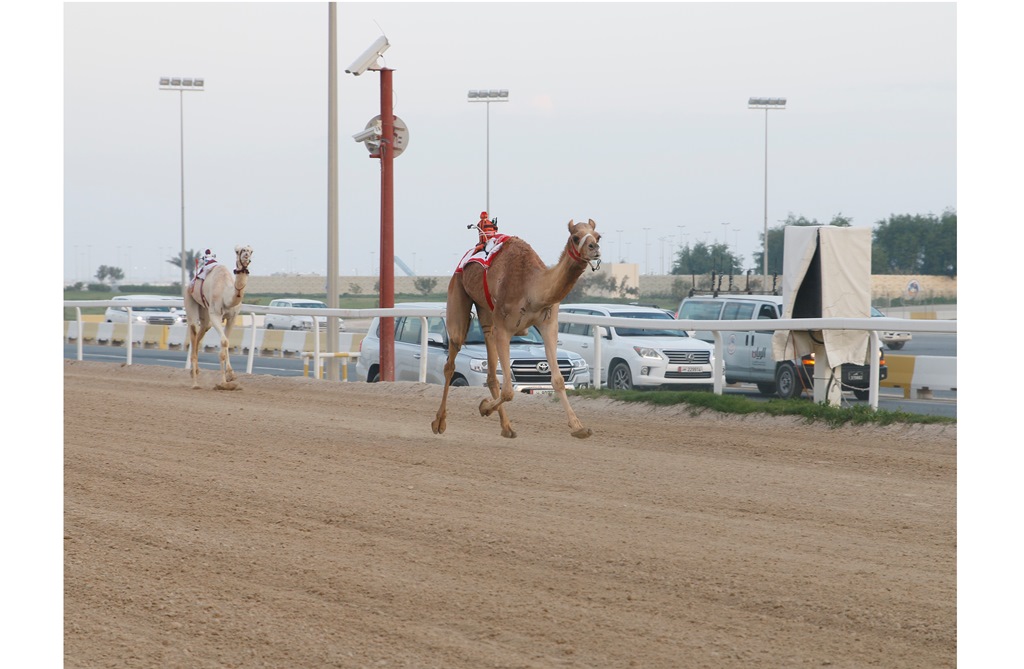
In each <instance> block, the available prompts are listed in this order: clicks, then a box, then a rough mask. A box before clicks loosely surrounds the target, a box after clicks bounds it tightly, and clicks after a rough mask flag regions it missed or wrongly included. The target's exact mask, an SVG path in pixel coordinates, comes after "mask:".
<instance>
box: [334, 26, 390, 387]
mask: <svg viewBox="0 0 1024 669" xmlns="http://www.w3.org/2000/svg"><path fill="white" fill-rule="evenodd" d="M388 47H390V44H389V43H388V41H387V38H386V37H383V36H381V37H379V38H377V41H376V42H374V44H373V45H371V46H370V48H369V49H368V50H367V51H366V52H365V53H364V54H363V55H361V56H360V57H359V59H358V60H356V62H354V63H353V64H352V66H351V67H349V68H348V69H347V70H345V71H346V72H349V73H351V74H354V75H356V76H359V75H360V74H362V73H363V72H366V71H367V70H373V71H379V72H380V123H381V134H380V144H379V145H378V147H377V153H376V155H374V154H373V153H371V154H370V158H379V159H380V298H379V304H380V308H381V309H393V308H394V306H395V243H394V229H395V208H394V201H395V178H394V171H393V167H394V160H395V110H394V97H393V89H392V76H391V73H392V72H393V70H391V69H390V68H387V67H383V66H381V65H378V64H377V63H376V61H377V59H378V58H380V57H381V55H382V54H383V53H384V51H385V50H387V49H388ZM357 141H358V140H357ZM380 380H381V381H394V380H395V317H394V316H381V318H380Z"/></svg>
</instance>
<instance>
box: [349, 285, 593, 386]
mask: <svg viewBox="0 0 1024 669" xmlns="http://www.w3.org/2000/svg"><path fill="white" fill-rule="evenodd" d="M440 306H442V305H441V304H439V303H437V302H425V303H405V304H396V305H395V307H396V308H416V307H423V308H438V307H440ZM426 321H427V323H426V325H427V375H426V381H427V383H436V384H443V383H444V364H445V362H446V361H447V359H448V330H447V329H446V327H445V319H444V318H443V317H440V316H431V317H429V318H427V319H426ZM422 333H423V317H421V316H396V317H395V380H396V381H419V380H420V360H421V356H422V350H423V349H422V346H421V337H422ZM556 355H557V358H558V369H559V371H561V372H562V377H563V378H564V379H565V387H566V389H567V390H571V389H576V388H586V387H589V386H590V368H589V367H588V366H587V362H586V360H584V359H583V357H582V356H580V355H577V354H575V353H571V352H569V351H564V350H562V349H558V351H557V353H556ZM509 357H510V359H511V364H512V370H511V372H512V387H513V388H515V390H516V392H522V393H550V392H553V391H554V387H553V386H552V385H551V369H550V367H549V366H548V360H547V357H546V355H545V353H544V340H543V339H542V338H541V335H540V332H539V331H538V330H537V328H535V327H530V329H529V330H527V332H526V334H525V335H523V336H515V337H513V338H512V343H511V345H510V346H509ZM503 373H504V370H502V369H501V364H500V363H499V364H498V382H499V383H501V382H502V375H503ZM356 374H357V375H358V377H359V378H361V379H363V380H365V381H369V382H371V383H373V382H377V381H379V380H380V318H374V319H373V321H372V322H371V323H370V327H369V330H368V331H367V333H366V336H365V337H364V338H363V340H362V342H360V344H359V358H358V359H357V360H356ZM451 384H452V386H481V387H486V385H487V347H486V345H485V344H484V333H483V330H482V329H481V328H480V321H479V320H477V318H476V314H475V313H474V314H473V318H472V320H471V321H470V324H469V333H468V334H467V335H466V343H465V345H464V346H463V347H462V348H461V349H459V353H458V354H457V355H456V356H455V373H454V375H453V376H452V383H451Z"/></svg>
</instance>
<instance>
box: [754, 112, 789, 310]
mask: <svg viewBox="0 0 1024 669" xmlns="http://www.w3.org/2000/svg"><path fill="white" fill-rule="evenodd" d="M785 108H786V98H750V100H748V101H747V109H763V110H764V250H763V257H762V258H761V260H762V261H763V268H764V284H763V285H762V286H761V289H762V290H768V111H769V110H772V109H785Z"/></svg>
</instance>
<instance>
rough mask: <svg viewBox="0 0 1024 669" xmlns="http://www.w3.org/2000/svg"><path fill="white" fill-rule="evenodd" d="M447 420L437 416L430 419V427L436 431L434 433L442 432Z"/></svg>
mask: <svg viewBox="0 0 1024 669" xmlns="http://www.w3.org/2000/svg"><path fill="white" fill-rule="evenodd" d="M444 428H445V421H444V420H442V419H438V418H435V419H434V420H432V421H430V429H431V430H433V431H434V434H441V433H443V432H444Z"/></svg>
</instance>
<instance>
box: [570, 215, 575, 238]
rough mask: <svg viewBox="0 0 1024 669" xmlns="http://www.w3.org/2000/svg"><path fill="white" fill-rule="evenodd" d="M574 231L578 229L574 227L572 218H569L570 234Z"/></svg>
mask: <svg viewBox="0 0 1024 669" xmlns="http://www.w3.org/2000/svg"><path fill="white" fill-rule="evenodd" d="M574 232H576V231H575V230H573V229H572V219H571V218H570V219H569V234H570V235H571V234H572V233H574Z"/></svg>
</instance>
